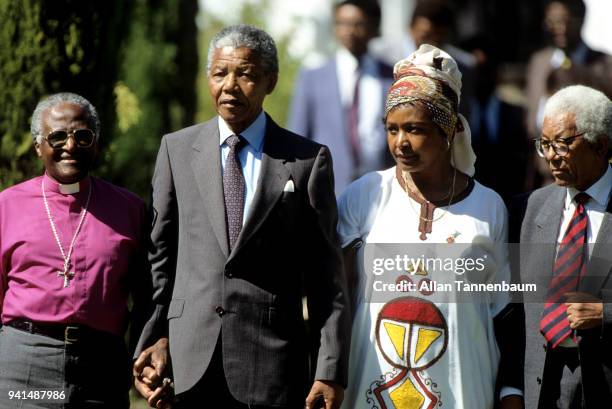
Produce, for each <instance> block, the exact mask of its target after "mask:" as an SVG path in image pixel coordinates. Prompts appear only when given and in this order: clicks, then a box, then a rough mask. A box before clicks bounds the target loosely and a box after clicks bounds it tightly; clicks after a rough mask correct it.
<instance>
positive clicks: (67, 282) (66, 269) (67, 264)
mask: <svg viewBox="0 0 612 409" xmlns="http://www.w3.org/2000/svg"><path fill="white" fill-rule="evenodd" d="M91 185H92V184H91V182H90V183H89V193H88V194H87V201H86V202H85V207H84V208H83V211H82V212H81V218H80V220H79V224H78V225H77V228H76V231H75V232H74V236H72V241H71V242H70V247H68V254H67V255H66V252H65V251H64V247H63V246H62V242H61V241H60V239H59V235H58V234H57V229H56V228H55V223H54V222H53V216H51V210H50V209H49V202H48V201H47V195H46V193H45V178H44V177H43V179H42V183H41V188H42V196H43V202H44V203H45V209H46V210H47V218H48V219H49V224H50V225H51V231H53V237H55V242H56V243H57V246H58V247H59V249H60V252H61V253H62V258H63V259H64V269H63V270H61V271H58V272H57V276H58V277H63V279H64V288H67V287H69V286H70V279H71V278H73V277H74V271H69V270H70V258H71V257H72V250H74V243H75V242H76V238H77V236H78V235H79V232H80V231H81V226H83V221H84V220H85V216H86V215H87V208H88V207H89V199H91V189H92V188H91Z"/></svg>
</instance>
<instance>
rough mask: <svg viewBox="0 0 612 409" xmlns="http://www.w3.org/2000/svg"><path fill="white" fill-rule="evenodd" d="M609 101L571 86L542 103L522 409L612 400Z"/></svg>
mask: <svg viewBox="0 0 612 409" xmlns="http://www.w3.org/2000/svg"><path fill="white" fill-rule="evenodd" d="M611 138H612V102H610V100H609V99H608V98H607V97H606V96H605V95H604V94H603V93H601V92H599V91H596V90H594V89H592V88H588V87H584V86H571V87H567V88H564V89H562V90H561V91H559V92H557V93H556V94H555V95H553V96H552V97H551V98H550V99H549V101H548V102H547V104H546V107H545V111H544V123H543V127H542V135H541V137H540V138H538V139H537V140H536V141H535V142H536V151H537V152H538V154H539V155H540V156H542V157H544V158H545V159H546V162H547V163H548V166H549V168H550V171H551V174H552V176H553V178H554V181H555V183H554V184H552V185H550V186H547V187H544V188H541V189H538V190H536V191H534V192H533V193H532V194H531V195H530V197H529V199H528V203H527V207H526V212H525V217H524V219H523V224H522V229H521V261H520V266H521V270H520V273H521V278H522V280H523V282H535V283H537V284H538V295H539V296H540V297H539V298H538V299H534V300H532V301H535V302H531V301H528V302H526V304H525V314H526V329H527V330H526V360H527V361H528V362H529V363H530V364H529V365H528V366H527V367H526V368H525V407H527V408H599V407H602V406H601V405H604V403H603V402H610V401H611V399H612V360H611V359H610V357H611V355H610V351H611V350H612V349H611V348H612V251H611V250H612V203H611V200H610V196H611V193H612V168H611V167H610V163H609V160H610V156H611V150H610V148H611V147H612V143H611Z"/></svg>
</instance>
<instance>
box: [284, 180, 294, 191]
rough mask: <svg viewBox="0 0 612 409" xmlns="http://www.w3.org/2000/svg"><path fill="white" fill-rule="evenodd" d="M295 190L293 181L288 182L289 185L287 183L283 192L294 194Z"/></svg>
mask: <svg viewBox="0 0 612 409" xmlns="http://www.w3.org/2000/svg"><path fill="white" fill-rule="evenodd" d="M294 190H295V186H293V180H288V181H287V183H285V187H284V189H283V192H293V191H294Z"/></svg>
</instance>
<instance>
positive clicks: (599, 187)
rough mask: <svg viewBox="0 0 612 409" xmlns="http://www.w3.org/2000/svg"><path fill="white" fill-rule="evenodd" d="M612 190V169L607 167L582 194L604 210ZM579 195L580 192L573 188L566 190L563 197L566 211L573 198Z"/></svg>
mask: <svg viewBox="0 0 612 409" xmlns="http://www.w3.org/2000/svg"><path fill="white" fill-rule="evenodd" d="M611 188H612V167H611V166H610V165H608V169H606V172H605V173H604V174H603V175H602V176H601V177H600V178H599V179H598V180H597V182H595V183H593V184H592V185H591V186H590V187H589V188H588V189H587V190H585V191H584V193H586V194H588V195H589V196H590V197H591V200H594V201H596V202H597V203H598V204H599V205H600V206H602V207H603V208H605V207H606V206H607V205H608V197H609V196H610V189H611ZM578 193H580V191H579V190H578V189H576V188H574V187H568V188H567V194H566V196H565V208H566V209H568V208H569V205H570V203H571V202H572V200H573V199H574V197H575V196H576V195H577V194H578Z"/></svg>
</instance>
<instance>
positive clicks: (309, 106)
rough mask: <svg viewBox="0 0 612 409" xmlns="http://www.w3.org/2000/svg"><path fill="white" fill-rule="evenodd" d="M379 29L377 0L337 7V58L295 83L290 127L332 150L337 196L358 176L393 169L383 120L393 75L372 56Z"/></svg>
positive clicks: (350, 1) (306, 71)
mask: <svg viewBox="0 0 612 409" xmlns="http://www.w3.org/2000/svg"><path fill="white" fill-rule="evenodd" d="M379 24H380V7H379V6H378V4H377V2H376V1H372V0H345V1H342V2H340V3H338V4H336V5H335V7H334V34H335V37H336V40H337V41H338V44H339V47H338V51H337V52H336V55H335V56H333V57H332V58H330V59H329V60H328V61H327V62H325V63H324V65H323V66H321V67H317V68H314V69H304V70H302V72H301V73H300V75H299V77H298V81H297V83H296V87H295V93H294V95H293V101H292V104H291V111H290V114H289V124H288V128H289V129H290V130H292V131H294V132H296V133H298V134H300V135H303V136H305V137H307V138H309V139H313V140H315V141H317V142H319V143H322V144H324V145H327V146H328V147H329V148H330V151H331V153H332V155H333V157H334V175H335V190H336V195H339V194H340V193H341V192H342V191H343V190H344V188H345V187H346V186H347V185H348V184H349V183H350V182H352V181H353V180H354V179H356V178H358V177H359V176H361V175H363V174H365V173H367V172H370V171H374V170H380V169H383V168H385V167H388V166H390V165H391V159H390V155H389V152H388V149H387V145H386V138H385V129H384V126H383V124H382V115H383V106H384V101H385V95H386V92H387V89H388V88H389V86H390V85H391V81H392V74H393V73H392V69H391V67H389V66H388V65H386V64H384V63H383V62H381V61H379V60H377V59H375V58H374V57H373V56H371V55H370V54H368V52H367V50H368V43H369V41H370V39H372V38H373V37H374V36H376V35H377V33H378V27H379Z"/></svg>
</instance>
